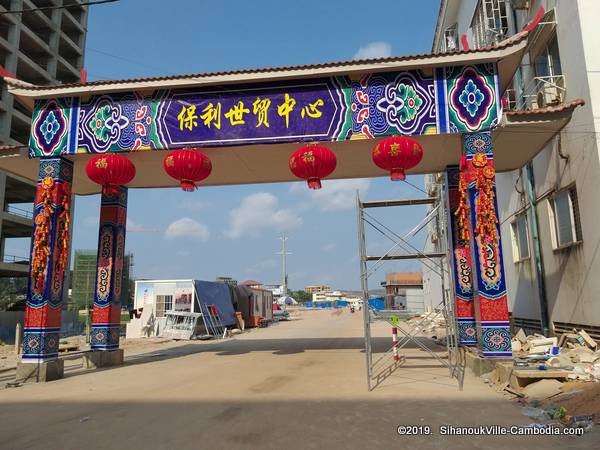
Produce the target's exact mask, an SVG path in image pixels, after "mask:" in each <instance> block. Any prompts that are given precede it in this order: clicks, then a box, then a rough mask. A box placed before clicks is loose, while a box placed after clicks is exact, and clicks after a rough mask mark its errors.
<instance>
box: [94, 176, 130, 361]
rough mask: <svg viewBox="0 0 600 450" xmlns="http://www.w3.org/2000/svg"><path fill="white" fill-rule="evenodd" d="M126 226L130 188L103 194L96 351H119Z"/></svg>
mask: <svg viewBox="0 0 600 450" xmlns="http://www.w3.org/2000/svg"><path fill="white" fill-rule="evenodd" d="M126 222H127V188H126V187H119V188H118V190H117V192H115V193H103V194H102V200H101V205H100V229H99V234H98V268H97V271H96V290H95V293H94V309H93V311H92V334H91V337H90V345H91V348H92V350H94V351H96V350H116V349H118V348H119V334H120V328H121V295H122V293H123V286H122V284H123V259H124V256H125V231H126V227H125V225H126Z"/></svg>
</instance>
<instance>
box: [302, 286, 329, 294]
mask: <svg viewBox="0 0 600 450" xmlns="http://www.w3.org/2000/svg"><path fill="white" fill-rule="evenodd" d="M304 291H305V292H308V293H309V294H315V293H317V292H329V291H331V286H327V285H326V284H321V285H314V286H304Z"/></svg>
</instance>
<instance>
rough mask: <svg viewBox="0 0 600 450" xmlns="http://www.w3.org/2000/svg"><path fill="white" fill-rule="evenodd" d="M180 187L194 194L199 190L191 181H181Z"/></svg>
mask: <svg viewBox="0 0 600 450" xmlns="http://www.w3.org/2000/svg"><path fill="white" fill-rule="evenodd" d="M180 186H181V189H182V190H184V191H185V192H194V191H195V190H196V189H197V186H196V184H195V183H194V182H193V181H191V180H181V183H180Z"/></svg>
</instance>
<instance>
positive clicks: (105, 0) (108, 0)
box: [0, 0, 119, 14]
mask: <svg viewBox="0 0 600 450" xmlns="http://www.w3.org/2000/svg"><path fill="white" fill-rule="evenodd" d="M118 1H119V0H96V1H91V2H85V3H71V4H69V5H61V6H40V7H38V8H27V9H18V10H9V11H0V14H23V13H27V12H33V11H47V10H51V9H67V8H75V7H81V6H93V5H100V4H102V3H113V2H118Z"/></svg>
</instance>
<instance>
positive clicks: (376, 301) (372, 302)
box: [369, 297, 385, 310]
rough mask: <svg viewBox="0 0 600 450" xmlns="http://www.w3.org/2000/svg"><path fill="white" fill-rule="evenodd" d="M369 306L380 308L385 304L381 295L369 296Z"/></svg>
mask: <svg viewBox="0 0 600 450" xmlns="http://www.w3.org/2000/svg"><path fill="white" fill-rule="evenodd" d="M369 306H370V307H371V308H373V309H377V310H382V309H383V308H384V306H385V305H384V302H383V297H374V298H370V299H369Z"/></svg>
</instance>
